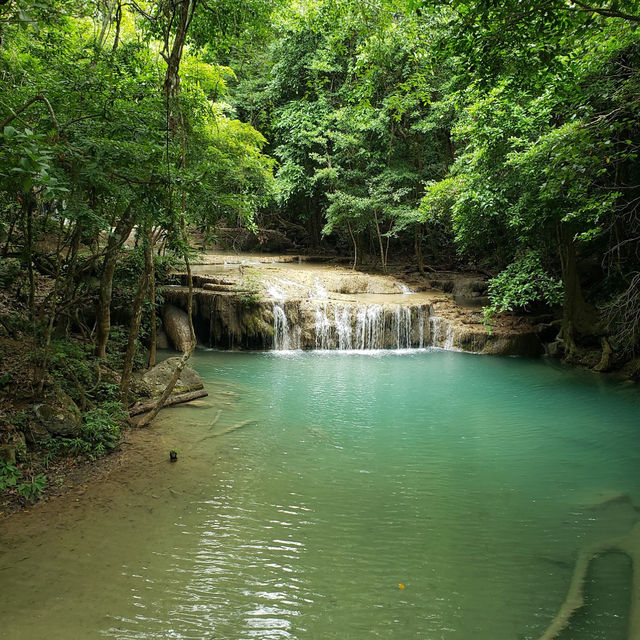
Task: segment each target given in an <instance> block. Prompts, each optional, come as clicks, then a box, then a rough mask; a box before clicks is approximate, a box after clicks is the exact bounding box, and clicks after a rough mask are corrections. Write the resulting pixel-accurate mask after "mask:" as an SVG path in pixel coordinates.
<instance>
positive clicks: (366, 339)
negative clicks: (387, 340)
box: [356, 304, 384, 349]
mask: <svg viewBox="0 0 640 640" xmlns="http://www.w3.org/2000/svg"><path fill="white" fill-rule="evenodd" d="M383 338H384V315H383V313H382V307H381V306H380V305H379V304H375V305H370V306H366V307H360V309H358V313H357V314H356V340H357V343H356V344H357V348H358V349H383V348H384V344H383Z"/></svg>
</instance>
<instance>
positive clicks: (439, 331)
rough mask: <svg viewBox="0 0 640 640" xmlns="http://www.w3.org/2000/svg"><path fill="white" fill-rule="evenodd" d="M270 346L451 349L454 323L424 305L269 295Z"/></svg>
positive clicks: (323, 348)
mask: <svg viewBox="0 0 640 640" xmlns="http://www.w3.org/2000/svg"><path fill="white" fill-rule="evenodd" d="M272 305H273V348H274V349H275V350H278V351H283V350H292V349H319V350H323V351H324V350H333V349H336V350H339V351H349V350H352V349H358V350H362V351H370V350H375V349H412V348H415V347H419V348H424V347H428V346H433V347H439V348H442V349H447V350H453V349H454V348H455V337H456V335H455V327H454V325H453V324H452V323H451V321H450V320H449V319H447V318H443V317H440V316H432V315H431V314H430V311H431V310H430V307H429V306H428V305H427V306H425V305H413V306H405V305H384V306H383V305H381V304H354V303H349V302H340V303H336V302H334V301H332V300H323V299H317V298H316V299H310V300H309V299H306V300H303V299H290V300H287V301H286V303H285V301H284V300H283V299H274V300H273V301H272Z"/></svg>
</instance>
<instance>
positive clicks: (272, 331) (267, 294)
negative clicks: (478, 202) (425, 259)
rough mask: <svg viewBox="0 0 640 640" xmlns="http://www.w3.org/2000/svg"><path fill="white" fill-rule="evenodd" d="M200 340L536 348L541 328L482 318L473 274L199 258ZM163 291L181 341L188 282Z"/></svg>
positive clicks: (265, 345) (281, 345)
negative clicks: (391, 271) (384, 271)
mask: <svg viewBox="0 0 640 640" xmlns="http://www.w3.org/2000/svg"><path fill="white" fill-rule="evenodd" d="M193 273H194V275H193V282H194V300H193V310H194V324H195V327H196V333H197V335H198V339H199V340H200V342H202V343H204V344H207V345H209V346H211V347H216V348H220V349H276V350H289V349H303V350H308V349H340V350H351V349H364V350H368V349H407V348H422V347H439V348H444V349H449V350H461V351H468V352H474V353H487V354H495V355H539V354H541V353H543V352H544V348H543V344H542V341H541V339H540V337H539V331H538V329H537V328H536V327H534V326H533V325H532V324H531V323H529V322H527V321H526V320H525V319H523V318H518V317H508V318H502V319H501V320H500V321H499V322H498V323H497V324H496V325H495V326H494V327H492V328H491V330H489V329H488V327H487V326H486V325H485V324H484V323H483V322H482V312H481V307H482V303H483V302H484V301H485V299H484V298H483V297H482V293H483V290H484V289H486V285H485V283H484V281H483V278H482V277H481V276H478V275H477V274H454V273H449V272H446V273H444V272H440V273H432V274H429V275H427V276H425V277H422V276H418V275H413V276H412V277H401V276H398V275H378V274H367V273H363V272H359V271H352V270H350V269H348V268H345V267H342V266H338V265H332V264H315V263H311V262H308V261H306V260H305V259H304V258H301V257H298V256H282V257H272V256H269V257H265V256H255V255H254V256H251V255H249V256H243V257H238V256H219V255H215V256H205V258H204V260H203V262H202V263H201V264H199V265H196V266H195V267H194V269H193ZM185 285H186V280H185V278H184V276H183V284H182V285H179V286H173V287H169V288H167V289H166V291H165V293H164V296H165V300H166V302H167V303H168V304H167V307H166V308H165V309H164V313H163V318H164V323H165V330H166V332H167V334H168V335H169V339H170V342H172V343H173V346H175V347H176V348H177V349H181V346H182V341H183V339H184V337H185V336H186V335H187V334H186V333H185V331H184V322H185V320H186V315H185V314H184V313H181V312H180V311H179V310H182V311H184V310H186V307H187V297H188V289H187V287H186V286H185Z"/></svg>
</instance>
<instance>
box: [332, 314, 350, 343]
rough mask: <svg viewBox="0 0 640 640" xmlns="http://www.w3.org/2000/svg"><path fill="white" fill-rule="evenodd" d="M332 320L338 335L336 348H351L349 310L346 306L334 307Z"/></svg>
mask: <svg viewBox="0 0 640 640" xmlns="http://www.w3.org/2000/svg"><path fill="white" fill-rule="evenodd" d="M333 321H334V325H335V328H336V333H337V337H338V344H337V348H338V349H340V350H341V351H345V350H349V349H353V340H352V334H353V328H352V317H351V311H350V310H349V309H347V308H342V309H339V308H338V307H336V308H335V309H334V312H333Z"/></svg>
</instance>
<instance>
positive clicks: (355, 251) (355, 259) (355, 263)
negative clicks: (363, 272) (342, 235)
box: [347, 221, 358, 271]
mask: <svg viewBox="0 0 640 640" xmlns="http://www.w3.org/2000/svg"><path fill="white" fill-rule="evenodd" d="M347 229H349V235H350V236H351V242H352V243H353V266H352V267H351V270H352V271H354V270H355V268H356V267H357V266H358V243H357V242H356V238H355V236H354V235H353V230H352V229H351V223H350V222H349V221H347Z"/></svg>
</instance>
